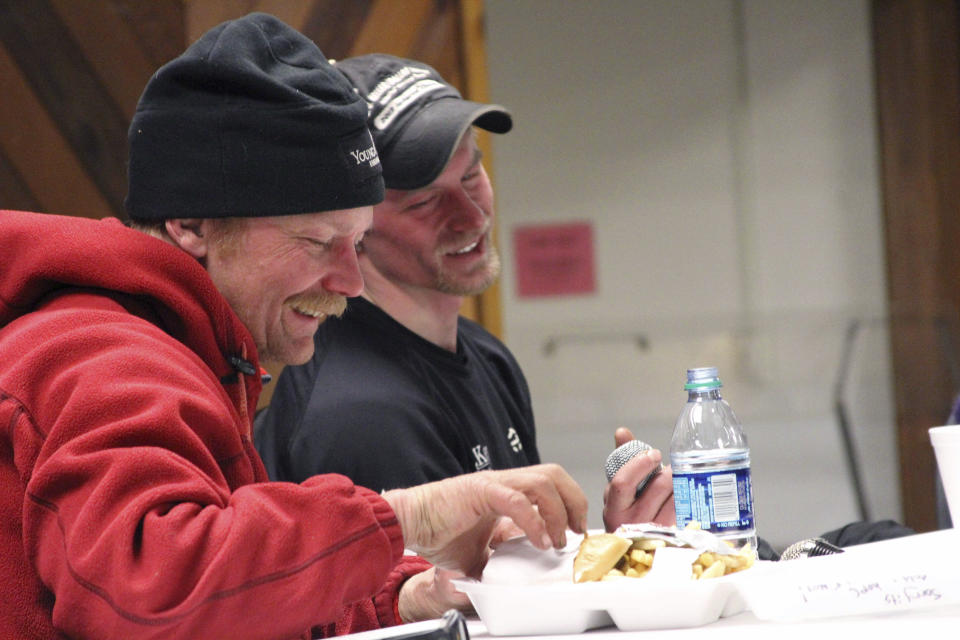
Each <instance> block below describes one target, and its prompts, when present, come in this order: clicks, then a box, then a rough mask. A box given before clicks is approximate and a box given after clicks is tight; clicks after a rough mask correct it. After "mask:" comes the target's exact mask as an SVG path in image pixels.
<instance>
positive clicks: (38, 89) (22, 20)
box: [0, 0, 127, 215]
mask: <svg viewBox="0 0 960 640" xmlns="http://www.w3.org/2000/svg"><path fill="white" fill-rule="evenodd" d="M0 41H2V42H3V43H4V44H5V46H6V48H7V51H8V52H9V54H10V57H11V58H12V59H13V60H14V62H15V65H16V66H17V67H18V68H19V69H20V70H21V72H22V74H23V77H24V78H26V81H27V84H28V85H29V86H30V87H31V88H32V90H33V93H35V94H36V97H37V99H38V100H39V102H40V103H41V104H42V105H43V108H44V109H45V110H46V111H47V112H49V113H50V117H51V119H52V120H53V122H55V123H56V126H55V127H54V128H57V127H58V128H59V129H60V132H61V134H62V135H63V137H64V138H65V139H66V140H67V142H68V144H69V146H70V147H72V148H73V149H74V150H75V155H76V156H77V157H79V158H80V159H81V161H82V162H83V165H84V168H85V170H86V172H87V173H88V174H89V175H90V176H91V178H92V179H93V182H94V183H95V184H96V185H97V188H98V189H99V190H100V191H101V192H102V194H103V198H104V199H105V200H106V202H107V203H108V205H109V209H108V211H104V212H101V215H103V214H105V213H113V214H117V215H119V214H120V213H121V212H122V211H123V198H124V195H125V194H126V156H127V148H126V147H127V122H126V118H125V117H124V115H123V113H122V112H121V111H120V109H119V108H118V107H117V106H116V104H115V103H114V101H113V99H112V98H111V97H110V94H109V93H108V92H107V91H106V89H105V88H104V87H103V85H101V84H100V81H99V78H97V76H96V74H95V73H94V72H93V71H92V70H91V68H90V67H89V65H88V64H87V63H86V61H85V59H84V56H83V54H82V52H81V50H80V48H79V47H78V46H77V45H76V43H75V42H74V40H73V38H72V36H71V34H70V32H69V31H68V30H67V29H66V28H65V27H64V25H63V23H61V22H60V21H59V20H58V18H57V14H56V12H55V11H54V10H53V7H52V6H51V4H50V2H49V1H48V0H30V1H29V2H25V1H21V2H8V3H2V4H0Z"/></svg>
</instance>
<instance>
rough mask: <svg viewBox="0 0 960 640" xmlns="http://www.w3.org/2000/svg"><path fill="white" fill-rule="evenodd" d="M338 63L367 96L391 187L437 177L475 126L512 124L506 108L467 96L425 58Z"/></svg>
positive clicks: (497, 129)
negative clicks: (464, 136)
mask: <svg viewBox="0 0 960 640" xmlns="http://www.w3.org/2000/svg"><path fill="white" fill-rule="evenodd" d="M335 67H336V68H337V69H339V70H340V71H341V72H343V74H344V75H346V76H347V78H348V79H349V80H350V82H351V83H352V84H353V86H354V88H355V89H356V91H357V93H358V94H359V95H360V96H361V97H362V98H363V99H364V100H366V101H367V108H368V114H367V126H369V127H370V132H371V133H372V134H373V141H374V144H375V145H376V146H377V153H378V154H379V156H380V161H381V164H382V168H383V180H384V182H385V183H386V186H387V187H388V188H390V189H406V190H410V189H419V188H421V187H425V186H426V185H428V184H430V183H431V182H433V181H434V180H436V178H437V176H439V175H440V173H441V172H443V169H444V167H446V166H447V163H448V162H449V161H450V158H451V157H452V156H453V152H454V151H456V149H457V145H458V144H459V143H460V138H461V137H462V136H463V134H464V132H465V131H466V130H467V129H468V128H469V127H470V126H471V125H476V126H478V127H480V128H481V129H485V130H487V131H491V132H493V133H507V132H508V131H510V129H511V128H512V127H513V119H512V118H511V117H510V112H509V111H507V109H506V108H504V107H502V106H500V105H496V104H483V103H480V102H472V101H470V100H464V99H463V98H462V97H461V96H460V92H459V91H457V90H456V89H455V88H454V87H453V86H452V85H451V84H450V83H448V82H447V81H446V80H444V79H443V78H442V77H441V76H440V74H439V73H437V71H436V70H435V69H434V68H433V67H431V66H429V65H427V64H424V63H422V62H417V61H416V60H407V59H405V58H398V57H395V56H391V55H386V54H382V53H374V54H370V55H364V56H357V57H354V58H347V59H345V60H340V61H339V62H336V63H335Z"/></svg>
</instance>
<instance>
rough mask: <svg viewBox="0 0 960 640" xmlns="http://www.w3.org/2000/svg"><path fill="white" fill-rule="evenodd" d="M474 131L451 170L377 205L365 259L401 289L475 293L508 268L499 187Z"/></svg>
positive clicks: (389, 195)
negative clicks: (496, 209)
mask: <svg viewBox="0 0 960 640" xmlns="http://www.w3.org/2000/svg"><path fill="white" fill-rule="evenodd" d="M480 159H481V155H480V150H479V149H478V147H477V143H476V140H475V139H474V136H473V135H472V133H468V134H467V135H465V136H464V137H463V140H462V141H461V143H460V145H459V146H458V147H457V150H456V152H455V153H454V154H453V157H452V158H451V159H450V162H449V163H448V164H447V166H446V168H445V169H444V171H443V173H441V174H440V176H438V177H437V179H436V180H434V181H433V182H432V183H431V184H429V185H427V186H426V187H423V188H422V189H416V190H413V191H403V190H397V189H388V190H387V193H386V199H385V200H384V201H383V202H382V203H381V204H379V205H376V206H375V207H374V209H373V227H372V228H371V229H370V231H369V232H368V233H367V236H366V238H365V239H364V241H363V254H362V260H361V266H363V264H364V262H363V261H364V260H369V261H370V264H372V266H373V267H375V268H376V269H377V270H378V271H379V272H380V273H381V274H382V275H383V276H384V277H385V278H387V279H388V280H390V281H392V282H393V283H395V284H397V285H398V286H401V287H411V288H420V289H429V290H435V291H439V292H441V293H445V294H450V295H456V296H468V295H475V294H477V293H480V292H482V291H483V290H484V289H486V288H487V287H489V286H490V285H491V284H492V283H493V281H494V280H495V279H496V278H497V276H498V275H499V273H500V257H499V256H498V254H497V250H496V248H495V247H494V246H493V238H492V233H491V231H492V228H493V189H492V187H491V186H490V179H489V178H488V177H487V173H486V171H485V170H484V168H483V165H482V164H481V163H480Z"/></svg>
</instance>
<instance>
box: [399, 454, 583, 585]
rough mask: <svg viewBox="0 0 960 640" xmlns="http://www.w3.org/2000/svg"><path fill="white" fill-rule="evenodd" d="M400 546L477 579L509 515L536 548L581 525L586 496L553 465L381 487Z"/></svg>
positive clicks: (561, 539)
mask: <svg viewBox="0 0 960 640" xmlns="http://www.w3.org/2000/svg"><path fill="white" fill-rule="evenodd" d="M383 497H384V499H385V500H386V501H387V502H388V503H390V506H391V507H392V508H393V511H394V513H396V514H397V519H398V520H399V521H400V528H401V529H402V530H403V540H404V545H405V546H406V547H407V548H408V549H411V550H413V551H414V552H416V553H417V554H419V555H421V556H423V557H424V558H426V559H427V560H429V561H431V562H432V563H434V564H435V565H437V566H439V567H442V568H445V569H451V570H454V571H460V572H462V573H464V574H466V575H468V576H470V577H474V578H479V577H480V574H481V572H482V571H483V567H484V565H485V564H486V562H487V556H488V555H489V551H490V547H489V545H490V543H491V541H492V539H493V537H494V534H495V533H496V532H501V534H502V532H503V527H504V525H503V524H502V523H501V522H499V520H500V518H501V516H504V517H507V518H510V519H511V520H512V521H513V522H514V524H516V526H517V527H519V529H520V530H521V531H523V533H525V534H526V535H527V537H528V538H529V539H530V541H531V542H532V543H533V544H534V545H535V546H537V547H539V548H541V549H548V548H550V547H558V548H559V547H562V546H563V545H564V544H565V543H566V533H565V532H566V530H567V528H568V527H569V528H570V529H573V530H574V531H576V532H577V533H584V532H585V531H586V523H587V498H586V496H584V495H583V490H581V489H580V486H579V485H577V483H576V482H575V481H574V480H573V478H571V477H570V476H569V474H567V472H566V471H564V470H563V468H561V467H560V466H559V465H556V464H541V465H536V466H531V467H521V468H518V469H507V470H503V471H480V472H477V473H468V474H465V475H462V476H455V477H453V478H447V479H445V480H440V481H439V482H431V483H429V484H423V485H420V486H417V487H412V488H410V489H396V490H393V491H387V492H386V493H384V494H383Z"/></svg>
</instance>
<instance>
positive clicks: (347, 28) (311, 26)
mask: <svg viewBox="0 0 960 640" xmlns="http://www.w3.org/2000/svg"><path fill="white" fill-rule="evenodd" d="M372 5H373V0H314V2H313V3H312V8H311V11H310V15H309V16H307V18H306V20H305V21H304V22H303V25H302V28H301V31H302V32H303V33H304V34H306V35H307V37H309V38H312V39H313V41H314V42H316V43H317V46H318V47H320V50H321V51H323V53H324V54H325V55H326V56H327V57H328V58H334V59H336V60H340V59H343V58H346V57H348V56H349V55H350V52H351V51H352V50H353V43H354V41H355V40H356V39H357V35H358V34H359V33H360V30H361V28H362V27H363V21H364V19H365V18H366V16H367V12H368V11H369V10H370V7H371V6H372Z"/></svg>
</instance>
